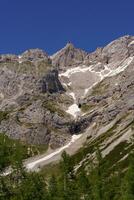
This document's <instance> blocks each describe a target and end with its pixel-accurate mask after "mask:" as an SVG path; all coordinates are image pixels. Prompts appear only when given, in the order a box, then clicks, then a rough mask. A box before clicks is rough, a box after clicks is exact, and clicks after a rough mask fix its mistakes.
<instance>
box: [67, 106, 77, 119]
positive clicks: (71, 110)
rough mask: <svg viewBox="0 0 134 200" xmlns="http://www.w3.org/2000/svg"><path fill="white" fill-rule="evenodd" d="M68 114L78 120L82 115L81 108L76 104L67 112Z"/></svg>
mask: <svg viewBox="0 0 134 200" xmlns="http://www.w3.org/2000/svg"><path fill="white" fill-rule="evenodd" d="M66 112H67V113H69V114H71V115H72V116H73V117H74V118H76V117H77V116H78V114H79V113H80V108H79V107H78V105H77V104H76V103H74V104H72V105H71V106H70V107H69V108H68V110H66Z"/></svg>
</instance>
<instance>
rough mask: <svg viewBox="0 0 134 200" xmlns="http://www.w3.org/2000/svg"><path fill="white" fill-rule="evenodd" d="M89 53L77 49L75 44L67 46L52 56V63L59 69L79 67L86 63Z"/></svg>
mask: <svg viewBox="0 0 134 200" xmlns="http://www.w3.org/2000/svg"><path fill="white" fill-rule="evenodd" d="M86 55H87V53H86V52H85V51H83V50H81V49H76V48H75V47H74V46H73V44H71V43H67V45H66V46H65V47H64V48H63V49H61V50H60V51H59V52H57V53H56V54H54V55H52V56H51V59H52V63H53V65H54V66H56V67H58V68H59V69H64V68H65V69H66V67H69V66H73V65H78V64H80V63H82V62H83V61H84V58H85V56H86Z"/></svg>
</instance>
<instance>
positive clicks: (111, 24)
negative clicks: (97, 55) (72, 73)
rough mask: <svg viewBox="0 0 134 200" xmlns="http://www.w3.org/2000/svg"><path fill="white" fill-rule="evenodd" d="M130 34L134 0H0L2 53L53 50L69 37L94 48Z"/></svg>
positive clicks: (77, 44)
mask: <svg viewBox="0 0 134 200" xmlns="http://www.w3.org/2000/svg"><path fill="white" fill-rule="evenodd" d="M127 34H129V35H134V0H0V54H1V53H16V54H19V53H21V52H23V51H24V50H26V49H29V48H41V49H44V50H45V51H47V52H48V53H49V54H52V53H54V52H56V51H57V50H58V49H60V48H62V47H63V46H64V45H65V44H66V43H67V42H68V41H71V42H72V43H74V45H75V46H76V47H79V48H82V49H85V50H86V51H93V50H95V49H96V48H97V47H98V46H104V45H105V44H107V43H109V42H110V41H112V40H113V39H115V38H118V37H120V36H123V35H127Z"/></svg>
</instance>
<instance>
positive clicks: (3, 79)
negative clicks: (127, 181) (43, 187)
mask: <svg viewBox="0 0 134 200" xmlns="http://www.w3.org/2000/svg"><path fill="white" fill-rule="evenodd" d="M133 77H134V37H133V36H124V37H121V38H119V39H117V40H115V41H113V42H111V43H110V44H108V45H107V46H105V47H102V48H98V49H97V50H96V51H95V52H93V53H86V52H84V51H83V50H80V49H77V48H75V47H74V46H73V45H72V44H70V43H69V44H67V45H66V46H65V47H64V48H63V49H61V50H60V51H59V52H57V53H56V54H54V55H53V56H49V55H47V53H45V52H44V51H42V50H39V49H32V50H28V51H26V52H24V53H23V54H22V55H20V56H16V55H1V56H0V132H4V133H6V134H8V135H9V136H10V137H13V138H17V139H21V140H23V141H25V142H29V143H34V144H49V145H50V146H51V147H53V148H56V147H59V146H62V145H63V144H65V143H66V142H67V141H68V140H69V138H70V137H71V135H72V134H79V133H83V132H84V131H85V129H86V128H88V127H90V126H92V125H93V129H92V133H91V134H90V133H89V138H88V139H87V146H88V145H89V144H90V143H93V141H94V142H95V144H96V143H97V144H98V145H99V146H100V147H101V150H102V151H103V154H104V155H106V154H107V153H108V152H109V151H110V148H111V149H112V147H113V148H114V145H115V146H116V145H118V144H119V143H120V142H122V141H128V140H129V139H130V138H131V136H132V135H133V119H134V101H133V99H134V94H133V91H134V81H133ZM77 107H79V112H78V108H77ZM76 108H77V110H76V111H75V109H76ZM75 112H78V113H75ZM74 114H75V115H74ZM75 116H77V117H75ZM110 129H112V130H110ZM109 131H110V132H109ZM110 134H111V135H110ZM98 141H99V142H98ZM115 141H117V142H116V143H115ZM109 145H113V146H112V147H110V148H109ZM89 153H90V152H89Z"/></svg>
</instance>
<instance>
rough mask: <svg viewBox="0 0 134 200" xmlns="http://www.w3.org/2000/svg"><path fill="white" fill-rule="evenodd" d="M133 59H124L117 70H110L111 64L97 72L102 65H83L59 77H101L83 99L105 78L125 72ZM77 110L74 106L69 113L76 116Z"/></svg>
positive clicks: (87, 89)
mask: <svg viewBox="0 0 134 200" xmlns="http://www.w3.org/2000/svg"><path fill="white" fill-rule="evenodd" d="M130 44H134V41H132V42H131V43H130ZM133 59H134V56H131V57H128V58H127V59H124V60H123V61H121V63H120V64H119V65H118V67H117V68H116V69H111V68H110V67H111V66H110V65H111V64H107V65H104V69H102V70H101V71H95V70H94V68H95V67H96V66H97V65H99V64H101V63H97V64H96V65H90V66H89V67H87V66H85V65H81V66H78V67H75V68H70V69H68V70H67V71H66V72H63V73H60V74H59V77H62V76H63V77H67V78H68V79H69V78H70V77H71V75H73V74H75V73H86V72H88V71H89V72H91V73H94V74H97V75H98V77H100V78H98V79H97V80H96V82H95V83H93V85H91V86H90V87H89V88H85V91H84V96H83V97H85V96H86V94H87V93H88V91H89V90H90V89H91V88H92V87H93V86H95V85H96V84H97V83H99V82H100V81H101V80H103V79H104V78H105V77H110V76H115V75H117V74H119V73H120V72H122V71H124V70H125V69H126V68H127V67H128V66H129V65H130V64H131V62H132V61H133ZM72 94H73V93H72ZM70 95H71V93H70ZM73 95H75V94H73ZM75 109H76V105H74V106H73V107H71V108H70V109H68V110H69V113H70V112H71V113H73V114H72V115H73V116H74V112H75ZM72 110H73V111H72ZM67 112H68V111H67ZM76 112H77V110H76Z"/></svg>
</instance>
